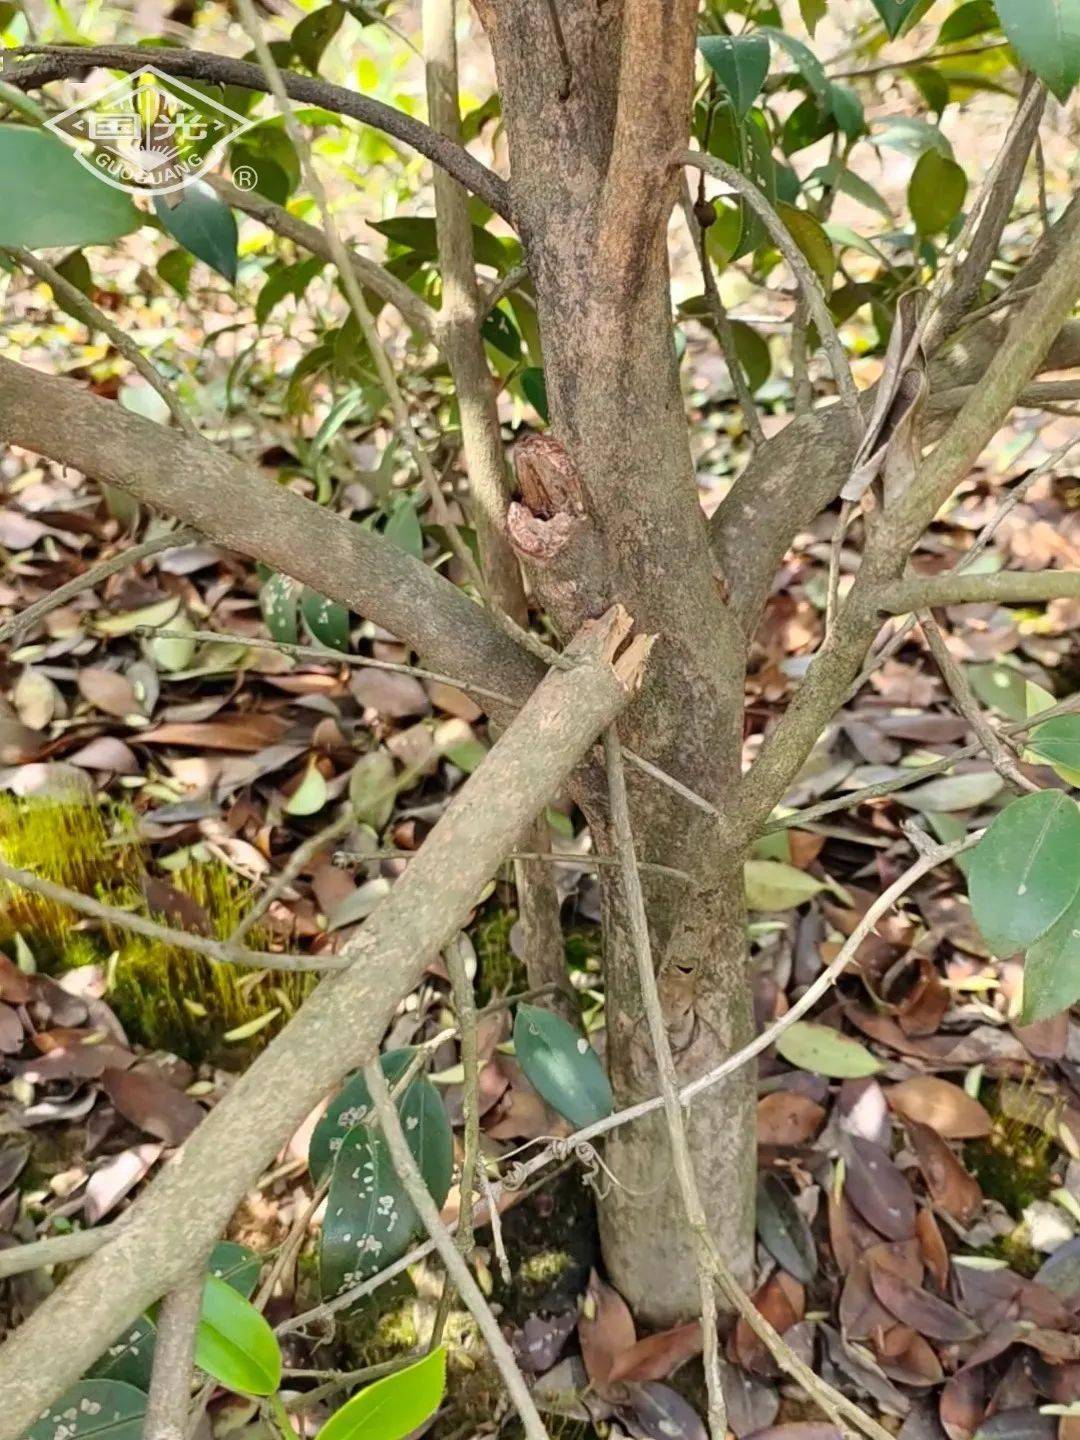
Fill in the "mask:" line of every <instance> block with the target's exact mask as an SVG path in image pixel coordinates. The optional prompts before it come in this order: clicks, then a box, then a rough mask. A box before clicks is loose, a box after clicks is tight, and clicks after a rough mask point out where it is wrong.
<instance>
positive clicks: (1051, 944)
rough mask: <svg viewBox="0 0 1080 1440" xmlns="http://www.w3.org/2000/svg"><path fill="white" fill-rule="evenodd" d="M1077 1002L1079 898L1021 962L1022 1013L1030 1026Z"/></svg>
mask: <svg viewBox="0 0 1080 1440" xmlns="http://www.w3.org/2000/svg"><path fill="white" fill-rule="evenodd" d="M1078 1000H1080V897H1078V898H1077V899H1076V900H1074V901H1073V903H1072V904H1071V905H1070V906H1069V908H1068V909H1067V910H1066V911H1065V914H1064V915H1062V917H1061V919H1060V920H1057V921H1055V923H1054V924H1053V925H1051V926H1050V929H1049V930H1048V931H1047V932H1046V934H1045V935H1042V936H1040V938H1039V939H1038V940H1036V941H1035V944H1034V945H1032V947H1031V948H1030V950H1029V951H1028V952H1027V957H1026V959H1025V960H1024V1010H1023V1014H1022V1015H1021V1017H1020V1018H1021V1021H1022V1022H1023V1024H1025V1025H1033V1024H1034V1023H1035V1022H1036V1021H1037V1020H1049V1019H1050V1018H1051V1017H1052V1016H1054V1015H1060V1014H1061V1012H1062V1011H1063V1010H1068V1009H1069V1007H1070V1006H1071V1005H1075V1004H1076V1002H1077V1001H1078Z"/></svg>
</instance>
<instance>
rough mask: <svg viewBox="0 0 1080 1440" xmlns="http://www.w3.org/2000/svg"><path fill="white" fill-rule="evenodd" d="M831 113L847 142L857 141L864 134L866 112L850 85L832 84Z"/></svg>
mask: <svg viewBox="0 0 1080 1440" xmlns="http://www.w3.org/2000/svg"><path fill="white" fill-rule="evenodd" d="M832 112H833V114H834V115H835V116H836V123H837V124H838V125H839V126H840V129H841V130H842V131H843V132H844V134H845V135H846V136H847V138H848V139H849V140H857V139H858V138H859V136H860V135H865V134H866V112H865V110H864V109H863V103H862V100H861V99H860V98H859V95H858V92H857V91H855V90H853V89H852V88H851V86H850V85H838V84H836V82H835V81H834V82H833V87H832Z"/></svg>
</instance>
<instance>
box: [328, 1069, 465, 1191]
mask: <svg viewBox="0 0 1080 1440" xmlns="http://www.w3.org/2000/svg"><path fill="white" fill-rule="evenodd" d="M415 1057H416V1051H415V1049H412V1048H408V1047H406V1048H403V1049H400V1050H387V1052H386V1053H385V1054H384V1055H382V1056H380V1058H379V1063H380V1065H381V1066H382V1071H383V1074H384V1075H385V1076H386V1083H387V1084H388V1085H389V1086H390V1087H391V1089H392V1088H393V1087H394V1086H395V1085H396V1084H397V1082H398V1081H399V1080H400V1079H401V1077H402V1076H403V1075H404V1074H405V1071H406V1070H407V1069H408V1068H409V1066H410V1065H411V1064H412V1062H413V1060H414V1059H415ZM395 1103H396V1105H397V1111H398V1115H399V1116H400V1117H401V1128H402V1129H403V1130H404V1132H405V1138H406V1140H408V1142H409V1150H410V1151H411V1153H412V1156H413V1159H414V1160H415V1161H416V1163H417V1166H418V1167H419V1170H420V1174H421V1175H422V1176H423V1177H424V1184H425V1185H426V1186H427V1188H428V1189H429V1190H430V1191H431V1197H432V1199H433V1200H434V1201H435V1203H436V1205H439V1206H441V1205H442V1204H443V1201H444V1200H445V1199H446V1197H447V1195H448V1194H449V1193H450V1183H451V1181H452V1179H453V1175H454V1136H453V1131H452V1130H451V1128H450V1121H449V1119H448V1118H447V1114H446V1107H445V1106H444V1105H443V1102H442V1099H441V1097H440V1095H439V1092H438V1090H436V1088H435V1086H434V1085H433V1084H432V1083H431V1081H430V1080H429V1079H428V1078H427V1076H426V1075H417V1076H416V1077H415V1079H413V1080H411V1081H410V1082H409V1085H408V1087H407V1089H406V1090H405V1091H404V1092H403V1093H402V1094H401V1095H399V1096H398V1098H397V1100H396V1102H395ZM373 1111H374V1106H373V1104H372V1100H371V1092H370V1091H369V1090H368V1087H367V1081H366V1080H365V1079H364V1077H363V1075H361V1074H357V1075H354V1076H353V1077H352V1079H350V1080H349V1081H347V1083H346V1084H345V1085H344V1087H343V1088H342V1089H341V1091H340V1092H339V1094H338V1095H337V1096H336V1098H335V1099H333V1100H331V1102H330V1104H329V1105H328V1106H327V1107H326V1111H325V1113H324V1114H323V1115H322V1116H321V1117H320V1119H319V1122H318V1124H317V1125H316V1126H315V1129H314V1130H313V1131H312V1134H311V1142H310V1144H309V1146H308V1169H309V1170H310V1171H311V1176H312V1179H313V1180H314V1181H315V1183H316V1184H318V1183H319V1181H320V1180H322V1179H323V1177H324V1176H325V1174H326V1172H327V1171H328V1170H329V1168H330V1166H331V1164H333V1161H334V1157H335V1155H337V1153H338V1151H339V1150H340V1149H341V1146H342V1145H343V1143H344V1137H345V1136H346V1135H347V1134H348V1132H349V1131H350V1130H352V1129H354V1128H355V1127H356V1126H357V1125H369V1126H374V1127H375V1129H376V1131H377V1130H378V1127H377V1125H376V1123H375V1119H374V1114H373Z"/></svg>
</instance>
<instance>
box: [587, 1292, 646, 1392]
mask: <svg viewBox="0 0 1080 1440" xmlns="http://www.w3.org/2000/svg"><path fill="white" fill-rule="evenodd" d="M578 1339H579V1341H580V1342H581V1355H582V1359H583V1360H584V1361H585V1370H586V1372H587V1374H588V1376H589V1380H590V1382H591V1383H592V1384H593V1385H594V1386H595V1387H596V1389H597V1390H600V1391H603V1389H604V1387H605V1386H606V1385H607V1384H609V1382H610V1380H611V1371H612V1368H613V1366H614V1364H615V1360H616V1358H617V1357H618V1356H620V1355H622V1354H624V1353H625V1352H626V1351H627V1350H629V1349H630V1348H631V1346H632V1345H634V1344H635V1342H636V1341H637V1331H636V1330H635V1329H634V1317H633V1316H632V1315H631V1314H630V1307H629V1306H628V1305H627V1303H626V1301H625V1300H624V1299H623V1298H622V1296H621V1295H620V1294H619V1292H618V1291H617V1290H615V1289H613V1288H612V1286H610V1285H609V1284H608V1283H607V1282H606V1281H604V1280H601V1279H600V1276H599V1275H597V1273H596V1271H595V1270H593V1271H592V1272H591V1273H590V1275H589V1284H588V1288H587V1289H586V1291H585V1299H584V1302H583V1303H582V1307H581V1319H580V1320H579V1321H578Z"/></svg>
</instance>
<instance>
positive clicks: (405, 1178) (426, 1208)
mask: <svg viewBox="0 0 1080 1440" xmlns="http://www.w3.org/2000/svg"><path fill="white" fill-rule="evenodd" d="M240 3H241V4H243V3H245V0H240ZM364 1079H365V1080H366V1082H367V1086H368V1090H369V1091H370V1093H371V1099H372V1102H373V1104H374V1106H375V1113H376V1115H377V1116H378V1119H379V1125H380V1127H381V1129H382V1133H383V1136H384V1138H385V1140H386V1144H387V1148H388V1149H389V1151H390V1158H391V1160H392V1161H393V1165H394V1169H395V1170H396V1171H397V1174H398V1178H399V1179H400V1180H401V1183H402V1185H403V1186H404V1187H405V1191H406V1193H407V1194H408V1197H409V1199H410V1200H411V1201H412V1204H413V1207H414V1209H415V1210H416V1213H417V1214H418V1215H419V1217H420V1219H421V1221H422V1222H423V1225H424V1228H425V1230H427V1232H428V1234H429V1235H430V1236H431V1238H432V1240H433V1241H434V1243H435V1248H436V1249H437V1250H438V1252H439V1255H440V1256H441V1258H442V1262H443V1264H444V1265H445V1266H446V1269H447V1272H448V1274H449V1275H450V1276H451V1277H452V1279H453V1281H454V1284H455V1285H456V1286H457V1290H458V1293H459V1295H460V1296H461V1298H462V1300H463V1301H464V1302H465V1304H466V1305H467V1306H468V1308H469V1310H470V1311H471V1313H472V1316H473V1319H474V1320H475V1321H476V1323H477V1326H478V1327H479V1330H480V1333H481V1334H482V1335H483V1337H484V1340H485V1342H486V1344H487V1347H488V1349H489V1350H490V1352H491V1358H492V1359H493V1360H494V1362H495V1365H496V1367H497V1368H498V1371H499V1374H500V1375H501V1376H502V1379H503V1383H504V1384H505V1386H506V1388H507V1391H508V1392H509V1394H510V1398H511V1399H512V1400H513V1402H514V1407H515V1409H516V1410H517V1412H518V1414H519V1415H520V1417H521V1421H522V1424H523V1425H524V1427H525V1434H526V1436H527V1437H528V1440H548V1434H547V1431H546V1429H545V1428H544V1422H543V1421H542V1420H541V1419H540V1413H539V1411H538V1410H537V1408H536V1404H535V1402H534V1400H533V1398H532V1396H531V1395H530V1393H529V1387H528V1386H527V1385H526V1384H525V1381H524V1379H523V1378H522V1374H521V1371H520V1370H519V1369H518V1366H517V1361H516V1360H515V1359H514V1354H513V1351H512V1350H511V1349H510V1346H509V1345H508V1344H507V1343H506V1339H505V1337H504V1336H503V1333H502V1331H501V1330H500V1329H499V1322H498V1321H497V1320H496V1319H495V1316H494V1315H493V1314H492V1313H491V1307H490V1306H489V1305H488V1303H487V1301H486V1300H485V1299H484V1296H483V1293H482V1292H481V1290H480V1286H479V1285H478V1284H477V1283H476V1281H475V1279H474V1278H473V1274H472V1271H471V1270H470V1269H469V1267H468V1265H467V1264H466V1263H465V1261H464V1259H463V1258H462V1256H461V1254H460V1252H459V1251H458V1249H457V1246H456V1245H455V1244H454V1238H453V1236H452V1235H451V1233H450V1231H449V1230H448V1229H447V1227H446V1225H445V1223H444V1222H443V1219H442V1216H441V1215H440V1214H439V1207H438V1206H437V1205H436V1204H435V1201H434V1200H433V1199H432V1198H431V1193H430V1191H429V1190H428V1188H427V1186H426V1185H425V1184H424V1178H423V1176H422V1175H421V1174H420V1169H419V1167H418V1166H417V1163H416V1161H415V1160H414V1159H413V1155H412V1151H411V1150H410V1149H409V1142H408V1141H407V1140H406V1139H405V1132H404V1131H403V1130H402V1128H401V1118H400V1116H399V1115H398V1112H397V1107H396V1106H395V1105H394V1102H393V1100H392V1099H391V1096H390V1089H389V1086H388V1085H387V1083H386V1076H385V1075H384V1074H383V1069H382V1066H381V1065H380V1064H379V1062H378V1061H377V1060H372V1061H370V1062H369V1063H368V1064H367V1065H365V1066H364Z"/></svg>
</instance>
